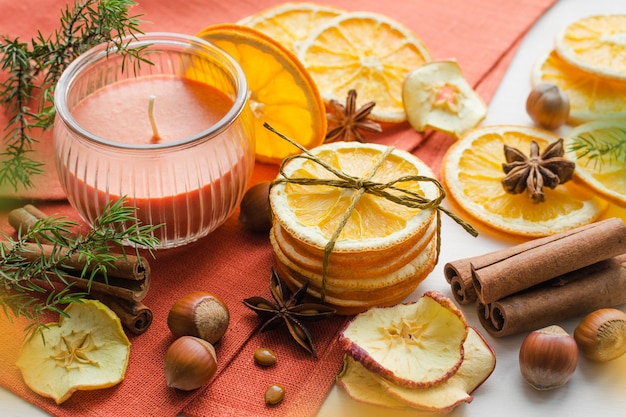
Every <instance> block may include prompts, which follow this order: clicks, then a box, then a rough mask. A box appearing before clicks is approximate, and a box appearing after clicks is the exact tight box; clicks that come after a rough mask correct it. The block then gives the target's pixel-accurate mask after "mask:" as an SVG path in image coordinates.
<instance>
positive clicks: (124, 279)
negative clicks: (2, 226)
mask: <svg viewBox="0 0 626 417" xmlns="http://www.w3.org/2000/svg"><path fill="white" fill-rule="evenodd" d="M1 244H2V245H3V246H4V247H5V249H6V250H10V249H11V248H12V246H11V244H10V243H9V242H1ZM64 253H65V252H64V251H57V250H55V249H54V247H53V246H52V245H36V244H29V245H26V246H25V250H21V251H19V255H20V256H21V257H22V258H24V260H26V261H27V262H32V261H37V260H38V259H40V258H41V257H42V256H44V257H45V258H46V259H58V258H59V257H62V256H64ZM85 266H86V263H85V261H84V260H83V259H82V258H81V257H80V256H79V255H76V254H74V255H71V256H70V257H68V259H67V260H66V261H64V262H63V265H60V269H61V270H62V271H63V272H64V274H60V275H57V274H54V273H50V274H47V277H48V279H50V280H52V281H57V282H58V281H64V282H67V283H72V284H73V285H74V287H75V288H79V289H81V290H90V289H92V290H94V291H101V292H108V293H110V294H111V295H114V296H116V297H119V298H123V299H126V300H133V301H141V300H143V299H144V298H145V297H146V295H147V293H148V290H149V288H150V266H149V264H148V261H147V259H145V258H143V257H136V256H133V255H125V256H124V255H117V256H116V258H115V259H114V260H113V261H112V267H111V268H107V275H106V279H105V276H104V275H102V274H100V273H96V274H94V275H93V277H92V278H91V279H90V278H89V277H91V272H93V267H91V266H87V267H86V270H87V273H86V274H85V277H84V278H83V277H81V276H80V275H81V273H82V272H83V269H85Z"/></svg>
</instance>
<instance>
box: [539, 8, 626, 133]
mask: <svg viewBox="0 0 626 417" xmlns="http://www.w3.org/2000/svg"><path fill="white" fill-rule="evenodd" d="M625 38H626V15H597V16H588V17H584V18H581V19H578V20H575V21H574V22H572V23H570V24H569V25H567V26H566V27H565V28H563V29H562V30H561V31H560V32H559V33H558V34H557V36H556V38H555V42H554V48H553V49H552V50H551V51H550V52H548V53H546V54H545V55H543V56H541V57H540V59H539V60H538V61H537V63H536V65H535V66H534V67H533V69H532V74H531V81H532V84H533V85H537V84H539V83H542V82H547V83H551V84H556V85H558V86H559V87H560V88H561V89H562V90H563V91H564V92H565V94H567V96H568V98H569V101H570V120H569V123H570V124H578V123H582V122H588V121H593V120H597V119H620V118H624V117H626V59H624V56H626V42H624V39H625Z"/></svg>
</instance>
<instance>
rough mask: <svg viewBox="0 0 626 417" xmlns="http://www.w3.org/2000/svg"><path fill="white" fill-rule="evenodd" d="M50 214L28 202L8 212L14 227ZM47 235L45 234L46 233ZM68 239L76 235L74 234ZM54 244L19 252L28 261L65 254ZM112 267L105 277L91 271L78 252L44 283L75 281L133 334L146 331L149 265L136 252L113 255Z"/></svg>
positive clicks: (29, 224)
mask: <svg viewBox="0 0 626 417" xmlns="http://www.w3.org/2000/svg"><path fill="white" fill-rule="evenodd" d="M46 217H47V215H46V214H45V213H43V212H42V211H40V210H39V209H37V208H36V207H35V206H33V205H30V204H27V205H25V206H24V207H22V208H19V209H15V210H13V211H11V213H9V223H10V224H11V226H12V227H13V228H14V229H15V230H28V229H29V228H30V227H33V225H34V224H35V223H36V222H37V221H39V220H42V219H45V218H46ZM44 237H45V236H44ZM67 237H68V238H74V237H75V236H74V235H73V234H71V233H68V234H67ZM2 244H3V245H5V247H7V248H10V244H9V243H8V242H3V243H2ZM55 251H56V249H55V248H54V246H53V245H45V244H34V243H33V244H32V245H28V246H27V247H26V250H23V251H20V256H22V257H23V258H24V259H25V260H27V261H33V260H36V259H39V258H40V257H41V256H44V257H46V258H48V259H50V258H51V257H56V258H57V259H58V258H59V257H62V256H65V254H66V252H63V251H64V250H59V251H56V252H55ZM113 256H114V257H115V258H114V259H113V260H112V262H111V263H112V267H111V268H107V274H106V280H105V278H104V276H103V275H102V274H99V273H96V274H93V276H92V274H91V272H93V269H91V268H90V267H89V266H87V267H85V265H86V263H85V262H84V260H83V259H82V258H81V257H80V256H78V255H72V256H69V257H68V258H67V260H64V262H63V266H62V268H61V269H63V271H64V272H65V273H62V274H55V273H52V272H50V273H47V274H46V277H45V279H43V280H42V281H43V283H49V284H51V285H52V288H53V289H54V288H55V285H59V284H60V283H63V284H65V285H67V284H68V283H70V284H72V288H76V289H80V290H82V291H86V292H88V293H89V295H90V296H91V297H92V298H95V299H97V300H100V301H101V302H102V303H104V304H105V305H106V306H107V307H109V308H110V309H111V310H113V311H114V312H115V313H116V314H117V316H118V317H119V318H120V321H121V322H122V325H124V327H126V328H127V329H128V330H129V331H130V332H132V333H134V334H142V333H144V332H145V331H146V330H147V329H148V327H150V325H151V324H152V318H153V314H152V310H151V309H150V308H149V307H147V306H146V305H144V304H143V303H142V300H143V299H144V298H145V296H146V295H147V292H148V289H149V287H150V272H151V271H150V264H149V263H148V260H147V259H145V258H144V257H137V256H133V255H113ZM84 269H86V271H87V274H84V276H86V277H91V278H83V277H81V275H82V274H83V270H84Z"/></svg>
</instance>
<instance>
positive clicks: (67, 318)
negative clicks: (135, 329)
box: [17, 300, 130, 404]
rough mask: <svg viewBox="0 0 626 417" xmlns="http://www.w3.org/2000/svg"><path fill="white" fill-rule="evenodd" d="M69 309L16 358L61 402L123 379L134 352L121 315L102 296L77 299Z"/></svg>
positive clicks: (29, 378)
mask: <svg viewBox="0 0 626 417" xmlns="http://www.w3.org/2000/svg"><path fill="white" fill-rule="evenodd" d="M65 313H66V314H65V315H62V316H61V318H60V319H59V322H58V323H50V324H47V325H46V327H45V328H44V329H42V334H41V336H42V337H40V335H39V334H36V335H33V337H32V338H30V339H28V340H27V341H26V342H25V343H24V346H23V347H22V351H21V352H20V356H19V357H18V359H17V366H18V367H19V368H20V370H21V371H22V376H23V378H24V382H25V383H26V385H28V387H30V389H32V390H33V391H34V392H36V393H38V394H40V395H42V396H44V397H49V398H52V399H54V400H55V401H56V403H57V404H61V403H62V402H64V401H65V400H67V399H68V398H69V397H70V396H71V395H72V393H74V392H75V391H77V390H94V389H98V388H106V387H111V386H113V385H115V384H117V383H119V382H120V381H122V379H123V378H124V375H125V373H126V366H127V365H128V358H129V354H130V342H129V340H128V338H127V337H126V335H125V334H124V330H123V329H122V324H121V322H120V319H119V317H118V316H117V315H116V314H115V313H114V312H113V311H112V310H111V309H109V308H108V307H107V306H105V305H104V304H102V303H101V302H100V301H96V300H86V301H84V302H73V303H71V304H70V305H69V306H68V307H67V308H66V309H65Z"/></svg>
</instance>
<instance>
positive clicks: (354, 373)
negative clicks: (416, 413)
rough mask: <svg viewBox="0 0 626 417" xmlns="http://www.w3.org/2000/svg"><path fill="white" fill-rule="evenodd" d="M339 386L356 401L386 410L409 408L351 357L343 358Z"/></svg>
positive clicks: (345, 356)
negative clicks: (390, 394)
mask: <svg viewBox="0 0 626 417" xmlns="http://www.w3.org/2000/svg"><path fill="white" fill-rule="evenodd" d="M337 385H339V386H340V387H342V388H343V389H344V391H346V393H347V394H348V396H349V397H350V398H352V399H353V400H355V401H359V402H362V403H365V404H370V405H376V406H379V407H386V408H408V406H407V405H406V404H405V403H403V402H400V401H398V400H396V399H394V398H392V397H390V396H389V395H387V393H386V392H385V390H384V389H383V388H382V386H381V383H380V381H379V380H378V378H376V377H375V376H374V374H373V373H372V372H370V371H368V370H367V369H365V367H364V366H363V365H361V364H360V363H359V362H357V361H355V360H354V358H353V357H352V356H350V355H344V357H343V369H342V370H341V372H340V373H339V375H337Z"/></svg>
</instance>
